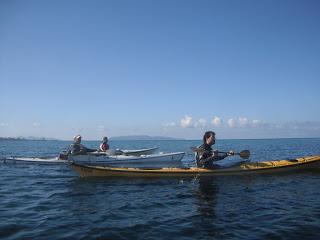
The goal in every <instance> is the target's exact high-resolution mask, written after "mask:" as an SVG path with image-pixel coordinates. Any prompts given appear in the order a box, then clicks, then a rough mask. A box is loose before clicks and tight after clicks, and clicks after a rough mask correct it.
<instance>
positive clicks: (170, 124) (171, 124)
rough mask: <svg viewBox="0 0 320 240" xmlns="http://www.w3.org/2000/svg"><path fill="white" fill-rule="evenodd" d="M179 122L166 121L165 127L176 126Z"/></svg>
mask: <svg viewBox="0 0 320 240" xmlns="http://www.w3.org/2000/svg"><path fill="white" fill-rule="evenodd" d="M176 125H177V124H176V123H175V122H169V123H165V124H163V126H164V127H175V126H176Z"/></svg>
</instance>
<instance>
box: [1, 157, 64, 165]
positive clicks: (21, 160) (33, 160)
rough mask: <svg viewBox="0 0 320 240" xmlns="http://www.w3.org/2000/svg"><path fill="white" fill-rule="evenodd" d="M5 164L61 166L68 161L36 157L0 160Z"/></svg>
mask: <svg viewBox="0 0 320 240" xmlns="http://www.w3.org/2000/svg"><path fill="white" fill-rule="evenodd" d="M2 162H5V163H7V162H8V163H39V164H50V163H52V164H61V163H68V162H69V161H68V160H62V159H59V158H58V157H50V158H41V157H40V158H37V157H9V158H4V159H2Z"/></svg>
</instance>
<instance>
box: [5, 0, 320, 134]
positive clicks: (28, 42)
mask: <svg viewBox="0 0 320 240" xmlns="http://www.w3.org/2000/svg"><path fill="white" fill-rule="evenodd" d="M319 12H320V4H319V2H318V1H311V0H310V1H269V0H268V1H231V0H230V1H185V0H180V1H121V0H120V1H71V0H70V1H62V0H61V1H32V0H31V1H15V0H13V1H9V0H8V1H7V0H4V1H1V2H0V91H1V92H0V109H1V112H0V136H13V137H14V136H44V137H54V138H59V139H71V138H72V136H73V135H75V134H77V133H80V134H82V135H83V138H84V139H99V138H100V137H102V136H103V135H108V136H118V135H140V134H147V135H157V136H173V137H182V138H187V139H197V138H201V136H202V134H203V132H204V131H205V130H214V131H216V132H217V134H218V137H219V138H271V137H320V111H319V102H320V96H319V93H318V92H319V89H320V81H319V80H320V79H319V76H320V44H319V43H320V28H319V24H320V14H319Z"/></svg>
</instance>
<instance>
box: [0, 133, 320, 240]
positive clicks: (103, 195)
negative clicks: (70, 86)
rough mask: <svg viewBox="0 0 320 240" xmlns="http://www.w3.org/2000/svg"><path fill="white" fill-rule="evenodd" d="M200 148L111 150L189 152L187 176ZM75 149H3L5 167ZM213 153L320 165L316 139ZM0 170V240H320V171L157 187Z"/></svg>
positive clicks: (35, 144)
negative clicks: (308, 159)
mask: <svg viewBox="0 0 320 240" xmlns="http://www.w3.org/2000/svg"><path fill="white" fill-rule="evenodd" d="M200 143H201V142H200V141H114V142H111V143H110V145H111V148H120V149H136V148H147V147H154V146H158V147H159V151H162V152H172V151H184V152H186V156H185V158H184V159H183V163H184V165H186V166H191V165H193V154H192V152H191V151H190V147H191V146H197V145H199V144H200ZM69 144H70V142H67V141H9V140H0V159H5V158H6V157H10V156H16V157H45V156H46V157H50V156H57V155H58V153H59V152H60V151H61V150H62V149H63V148H65V147H66V146H68V145H69ZM84 144H85V145H86V146H88V147H97V146H98V144H99V143H98V142H93V141H92V142H84ZM216 148H218V149H220V150H236V151H241V150H244V149H249V150H250V151H251V160H252V161H263V160H270V159H273V160H275V159H284V158H293V157H299V156H304V155H320V139H276V140H275V139H272V140H218V143H217V144H216ZM234 161H238V159H237V158H236V157H232V158H230V159H228V160H226V163H228V162H229V163H230V162H234ZM0 170H1V174H0V239H99V238H101V239H320V170H313V171H306V172H300V173H287V174H278V175H275V174H265V175H260V176H259V175H252V176H220V177H207V178H157V179H143V178H140V179H107V178H100V179H99V178H94V179H80V178H79V177H78V176H77V175H76V174H75V173H74V172H73V171H72V170H71V169H70V168H69V166H68V165H67V164H65V165H64V164H60V165H47V164H46V165H45V164H42V165H41V164H21V163H3V162H1V161H0Z"/></svg>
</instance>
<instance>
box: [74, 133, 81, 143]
mask: <svg viewBox="0 0 320 240" xmlns="http://www.w3.org/2000/svg"><path fill="white" fill-rule="evenodd" d="M73 141H74V142H75V143H81V135H76V136H74V137H73Z"/></svg>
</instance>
